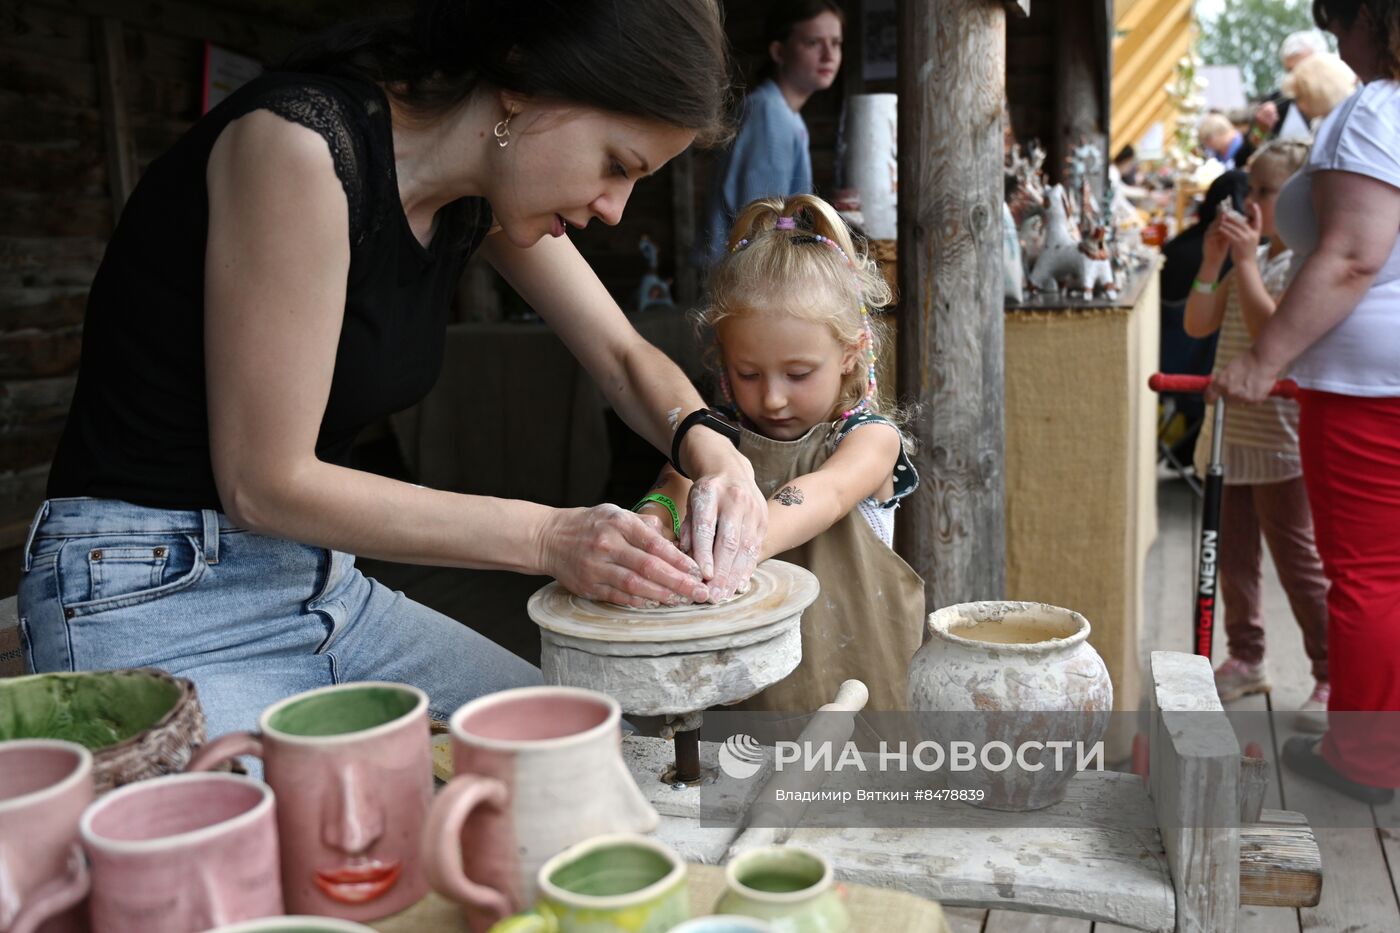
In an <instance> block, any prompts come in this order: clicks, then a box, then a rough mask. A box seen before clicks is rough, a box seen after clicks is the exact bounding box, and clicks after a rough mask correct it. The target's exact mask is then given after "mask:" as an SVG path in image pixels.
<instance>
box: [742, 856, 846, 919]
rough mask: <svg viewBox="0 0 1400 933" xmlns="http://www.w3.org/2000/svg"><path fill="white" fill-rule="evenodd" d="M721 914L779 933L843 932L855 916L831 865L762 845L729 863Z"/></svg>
mask: <svg viewBox="0 0 1400 933" xmlns="http://www.w3.org/2000/svg"><path fill="white" fill-rule="evenodd" d="M724 882H725V888H726V890H725V893H724V894H723V896H721V897H720V899H719V903H717V904H715V913H717V914H744V915H746V916H750V917H758V918H759V919H761V920H763V921H765V922H766V923H768V924H770V925H772V927H773V929H774V930H775V931H777V933H845V931H846V930H848V929H849V928H850V925H851V918H850V914H849V913H848V912H847V911H846V904H845V900H844V896H843V894H844V892H843V891H842V890H840V889H838V888H837V887H836V886H835V884H834V880H833V874H832V871H831V863H830V862H828V861H827V860H826V859H824V858H822V857H821V856H820V855H818V854H817V853H815V852H811V851H808V850H807V849H799V848H797V847H795V846H784V845H778V846H763V847H761V848H757V849H750V850H749V851H747V852H744V853H742V854H740V855H737V856H735V857H734V858H733V859H731V860H730V862H729V864H728V865H727V866H726V867H725V870H724Z"/></svg>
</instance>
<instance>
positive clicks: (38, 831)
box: [0, 739, 93, 933]
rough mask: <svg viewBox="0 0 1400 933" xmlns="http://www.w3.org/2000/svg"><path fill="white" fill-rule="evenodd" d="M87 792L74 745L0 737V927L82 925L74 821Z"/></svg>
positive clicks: (88, 782) (12, 931)
mask: <svg viewBox="0 0 1400 933" xmlns="http://www.w3.org/2000/svg"><path fill="white" fill-rule="evenodd" d="M92 797H93V789H92V754H91V753H90V752H89V751H88V750H87V749H86V748H83V747H82V746H81V745H75V744H74V743H72V742H60V741H58V740H56V739H18V740H15V741H12V742H0V933H34V931H35V930H42V931H43V933H74V931H78V930H82V929H84V923H83V912H82V910H81V908H80V907H79V906H78V905H79V904H80V902H81V901H82V899H83V898H84V897H85V896H87V893H88V873H87V862H86V861H85V860H84V858H83V852H82V847H81V846H80V845H79V844H78V820H79V819H80V818H81V817H82V815H83V810H84V809H86V808H87V805H88V804H90V803H92Z"/></svg>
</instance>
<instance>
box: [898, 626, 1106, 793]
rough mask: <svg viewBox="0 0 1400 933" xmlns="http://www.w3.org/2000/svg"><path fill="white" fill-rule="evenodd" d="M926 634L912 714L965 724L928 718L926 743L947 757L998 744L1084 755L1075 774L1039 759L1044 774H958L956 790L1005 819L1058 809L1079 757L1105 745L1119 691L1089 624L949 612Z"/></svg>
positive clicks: (953, 774)
mask: <svg viewBox="0 0 1400 933" xmlns="http://www.w3.org/2000/svg"><path fill="white" fill-rule="evenodd" d="M927 624H928V636H929V638H928V641H927V642H925V644H924V646H923V647H922V648H920V649H919V652H918V653H917V654H916V655H914V660H913V661H912V662H910V665H909V708H910V709H911V710H914V711H916V712H921V713H961V714H963V715H956V716H920V717H919V723H920V725H921V727H922V728H923V730H924V732H925V733H928V734H926V735H925V736H924V738H925V739H928V740H931V741H936V742H938V743H939V744H940V745H942V746H943V747H944V748H945V749H947V748H949V747H950V743H952V742H954V741H963V742H972V743H974V745H975V746H976V748H978V749H979V750H980V749H983V748H986V747H987V746H988V744H989V743H992V742H1004V743H1006V745H1007V746H1009V747H1010V748H1011V749H1013V750H1017V749H1021V748H1022V747H1023V746H1025V747H1027V748H1028V749H1035V748H1036V745H1035V743H1046V742H1050V741H1066V742H1070V743H1073V745H1074V746H1075V749H1072V750H1070V751H1069V752H1068V753H1067V754H1066V756H1065V757H1066V759H1067V761H1068V763H1069V767H1066V768H1060V769H1057V768H1055V767H1053V766H1051V765H1052V762H1053V758H1052V757H1051V755H1048V754H1046V753H1045V752H1042V751H1034V750H1032V751H1027V752H1026V755H1025V758H1026V760H1027V761H1028V762H1030V763H1031V764H1032V765H1034V764H1036V763H1037V761H1038V763H1039V764H1040V765H1041V769H1040V770H1034V769H1033V768H1031V769H1027V768H1022V767H1020V766H1018V765H1017V764H1015V763H1013V764H1012V765H1011V766H1010V767H1008V768H1006V769H1005V770H991V769H986V768H982V767H980V766H979V767H978V768H976V769H975V770H968V771H957V770H953V769H952V768H951V767H949V768H947V769H945V773H946V775H947V778H948V785H949V786H950V787H952V788H956V789H965V790H973V791H978V792H981V793H982V794H984V796H983V797H982V799H980V800H976V799H974V800H973V801H972V802H974V803H976V804H977V805H978V806H983V807H988V808H991V809H997V810H1037V809H1040V808H1041V807H1048V806H1051V805H1052V804H1055V803H1058V802H1059V801H1060V800H1062V799H1063V798H1064V795H1065V790H1066V788H1067V787H1068V785H1069V781H1070V779H1071V778H1072V777H1073V776H1074V774H1075V771H1074V764H1075V763H1076V761H1077V754H1078V752H1077V748H1079V747H1083V748H1085V749H1091V748H1092V747H1093V745H1094V744H1095V743H1097V742H1098V741H1099V740H1101V739H1102V738H1103V734H1104V731H1105V730H1106V729H1107V728H1108V718H1109V714H1110V711H1111V710H1112V708H1113V684H1112V682H1111V681H1110V680H1109V676H1108V668H1107V667H1105V665H1104V663H1103V658H1101V657H1099V654H1098V652H1097V651H1095V650H1094V649H1093V647H1092V646H1090V644H1089V640H1088V639H1089V623H1088V621H1087V620H1086V619H1085V618H1084V617H1083V616H1082V615H1080V614H1079V613H1077V612H1072V611H1070V610H1068V609H1061V608H1059V607H1058V606H1050V605H1047V604H1045V603H1030V602H977V603H962V604H959V605H956V606H949V607H947V608H946V609H940V610H938V611H937V612H934V613H932V614H931V615H929V617H928V623H927ZM993 758H994V761H995V762H996V763H997V764H1000V760H1001V758H1000V756H999V755H998V756H993Z"/></svg>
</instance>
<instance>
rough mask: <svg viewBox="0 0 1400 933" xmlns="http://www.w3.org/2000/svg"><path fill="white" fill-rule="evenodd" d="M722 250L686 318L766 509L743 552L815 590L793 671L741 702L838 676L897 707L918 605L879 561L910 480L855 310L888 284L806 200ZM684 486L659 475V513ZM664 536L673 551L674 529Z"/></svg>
mask: <svg viewBox="0 0 1400 933" xmlns="http://www.w3.org/2000/svg"><path fill="white" fill-rule="evenodd" d="M728 249H729V252H728V253H727V254H726V255H725V257H724V258H723V259H722V260H721V261H720V262H719V263H718V265H716V266H715V267H714V269H713V270H712V273H711V277H710V283H709V293H710V294H709V303H708V305H707V306H705V307H704V308H702V309H701V310H700V311H699V312H698V315H697V317H698V322H699V324H700V326H701V328H702V329H703V330H704V331H706V332H707V333H708V334H710V335H712V336H713V338H714V343H715V347H716V349H717V351H718V363H719V382H720V387H721V392H722V394H723V395H724V401H725V402H726V403H727V405H728V407H729V408H730V409H731V411H732V413H733V414H734V416H735V417H736V419H737V420H738V421H739V424H740V429H741V438H740V444H739V450H740V451H741V452H742V453H744V454H745V455H746V456H747V457H748V458H749V461H750V462H751V463H752V464H753V466H754V473H755V478H756V479H757V481H758V485H759V488H760V489H761V490H763V491H764V493H765V494H766V495H768V496H769V497H770V498H769V500H768V536H767V538H766V539H765V541H764V545H763V548H762V551H761V553H760V554H759V555H758V556H759V559H760V560H764V559H767V558H769V557H779V558H780V559H782V560H786V561H791V562H793V563H797V564H800V565H802V566H804V567H806V568H807V569H809V570H811V571H812V572H813V573H815V574H816V575H817V578H818V579H819V580H820V582H821V596H819V597H818V599H817V602H816V603H815V604H814V605H812V606H811V607H810V608H809V609H808V610H807V611H806V612H805V613H804V614H803V617H802V662H801V664H800V665H799V666H798V668H797V670H795V671H794V672H793V673H792V674H790V675H789V676H788V677H787V678H785V679H784V680H782V681H781V682H779V683H777V684H775V685H773V686H772V687H770V688H768V689H767V690H765V691H764V692H763V693H762V694H760V695H759V696H758V697H755V698H754V699H753V700H751V701H749V703H748V706H749V707H750V708H758V709H772V710H791V711H811V710H814V709H816V708H817V707H818V706H820V705H822V704H823V703H829V702H830V701H831V699H832V697H834V696H835V693H836V689H837V687H839V686H840V684H841V681H843V680H845V679H847V678H851V677H854V678H858V679H860V680H862V681H864V682H865V684H866V686H867V687H869V688H870V703H869V706H870V708H872V709H903V708H905V707H906V706H907V700H906V695H905V678H906V672H907V669H908V665H909V659H910V658H911V657H912V656H913V654H914V652H915V651H916V650H917V649H918V647H919V644H920V635H921V624H922V620H923V615H924V598H923V581H922V580H920V579H919V576H918V574H916V573H915V572H914V571H913V570H912V569H911V568H910V567H909V565H908V564H906V563H904V561H903V560H901V559H900V558H899V556H898V555H896V554H895V553H894V550H893V549H892V544H893V536H894V513H895V509H896V508H897V507H898V505H899V501H900V500H901V499H903V498H904V497H905V496H907V495H909V494H910V493H911V492H913V491H914V489H915V487H917V486H918V482H919V480H918V477H917V476H916V475H915V472H914V467H913V465H912V464H911V463H910V462H909V459H908V457H906V456H905V453H904V439H903V437H902V435H901V434H900V431H899V429H898V427H897V426H896V425H895V424H894V423H893V422H892V421H890V420H889V419H888V418H887V417H885V416H883V415H881V414H880V412H881V411H882V410H883V411H888V407H887V403H886V402H885V401H884V398H883V395H882V393H881V391H880V386H879V384H878V382H877V381H876V378H875V364H876V360H877V358H878V354H879V352H880V345H881V330H882V328H881V324H880V322H879V321H877V320H875V319H874V318H872V317H871V310H872V309H877V308H879V307H880V306H882V305H885V304H888V303H889V300H890V292H889V287H888V286H887V285H886V284H885V281H884V279H883V278H882V277H881V275H880V272H879V270H878V269H877V268H876V267H875V264H874V263H873V262H872V261H871V260H870V259H869V258H868V257H867V256H866V255H865V254H864V252H862V251H860V250H858V249H857V248H856V246H855V244H854V243H853V242H852V239H851V235H850V231H849V230H848V229H847V228H846V225H845V223H844V222H843V221H842V220H841V218H840V217H839V216H838V215H837V213H836V211H835V210H834V209H833V208H832V207H831V206H830V205H828V204H827V203H826V202H825V201H822V200H821V199H820V198H816V197H812V196H810V195H797V196H794V197H789V198H786V199H780V198H768V199H764V200H759V201H754V202H752V203H750V204H749V205H747V206H746V207H745V208H744V209H743V210H742V211H740V213H739V216H738V218H737V219H736V220H735V223H734V226H733V228H732V229H731V231H730V234H729V241H728ZM862 429H863V430H862ZM687 487H688V481H686V480H685V479H683V478H682V477H680V476H679V475H678V474H676V473H675V472H674V470H671V469H670V468H669V467H668V468H667V469H666V470H665V471H663V473H662V476H661V478H660V480H659V481H658V492H659V493H660V494H661V495H662V496H664V497H665V498H667V499H668V500H671V501H672V502H685V501H686V495H685V493H686V492H687ZM638 508H639V510H640V511H641V512H642V513H643V514H644V515H647V514H649V515H651V516H652V520H653V521H654V522H655V523H656V524H657V525H658V526H660V527H663V528H672V527H673V520H675V519H678V518H679V516H673V515H672V514H671V507H670V506H669V505H668V504H666V503H659V502H657V501H656V499H655V498H652V499H650V500H643V502H642V503H640V504H639V506H638ZM680 537H681V545H682V547H685V545H686V544H687V539H688V537H689V529H688V528H685V527H682V528H681V531H680ZM711 589H712V592H715V590H716V588H715V587H712V588H711ZM718 595H719V596H720V597H723V596H725V595H727V587H725V586H720V587H719V588H718Z"/></svg>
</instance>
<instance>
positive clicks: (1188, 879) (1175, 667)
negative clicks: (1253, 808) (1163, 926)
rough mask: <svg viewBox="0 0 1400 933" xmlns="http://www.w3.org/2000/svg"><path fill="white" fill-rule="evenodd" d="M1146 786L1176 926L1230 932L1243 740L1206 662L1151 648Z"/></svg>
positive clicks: (1236, 902) (1236, 893) (1234, 915)
mask: <svg viewBox="0 0 1400 933" xmlns="http://www.w3.org/2000/svg"><path fill="white" fill-rule="evenodd" d="M1149 699H1150V700H1151V704H1152V716H1151V730H1152V731H1151V734H1150V735H1149V743H1150V748H1151V750H1150V753H1149V758H1150V762H1149V765H1148V785H1149V791H1150V793H1151V794H1152V803H1153V806H1154V807H1155V808H1156V811H1157V827H1158V829H1159V830H1160V832H1161V834H1162V845H1163V847H1164V848H1165V849H1166V852H1167V864H1168V865H1169V866H1170V867H1171V877H1172V886H1173V887H1174V888H1175V889H1176V929H1178V930H1183V931H1195V930H1200V931H1202V933H1204V931H1211V933H1235V926H1236V923H1237V921H1238V919H1239V912H1240V911H1239V906H1240V823H1239V819H1240V800H1239V782H1240V744H1239V741H1238V739H1236V738H1235V732H1234V730H1233V729H1232V728H1231V726H1230V721H1229V720H1228V719H1227V718H1226V717H1225V711H1224V710H1223V709H1222V708H1221V706H1220V698H1219V696H1218V695H1217V694H1216V692H1215V681H1214V679H1213V676H1212V674H1211V668H1210V661H1209V659H1207V658H1203V657H1199V656H1197V655H1189V654H1181V653H1179V652H1175V651H1154V652H1152V691H1151V693H1150V694H1149Z"/></svg>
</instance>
